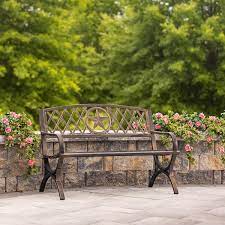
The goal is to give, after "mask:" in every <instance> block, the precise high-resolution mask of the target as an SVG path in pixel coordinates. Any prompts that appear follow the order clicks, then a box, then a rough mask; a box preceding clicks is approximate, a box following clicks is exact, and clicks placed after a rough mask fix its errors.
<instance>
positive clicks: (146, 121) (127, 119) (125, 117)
mask: <svg viewBox="0 0 225 225" xmlns="http://www.w3.org/2000/svg"><path fill="white" fill-rule="evenodd" d="M40 126H41V131H44V132H50V133H55V132H60V133H61V134H63V135H71V134H73V135H77V134H80V135H82V134H92V135H97V134H98V135H119V136H123V135H128V136H129V135H146V134H149V133H150V130H151V129H153V127H152V126H153V125H152V119H151V111H150V110H147V109H143V108H139V107H132V106H122V105H108V104H107V105H106V104H79V105H73V106H59V107H53V108H46V109H42V110H40Z"/></svg>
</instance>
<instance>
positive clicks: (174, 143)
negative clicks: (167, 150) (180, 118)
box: [150, 130, 178, 152]
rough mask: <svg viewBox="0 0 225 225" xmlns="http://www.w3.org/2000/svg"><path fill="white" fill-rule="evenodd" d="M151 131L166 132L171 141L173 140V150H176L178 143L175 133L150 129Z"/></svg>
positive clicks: (155, 132) (156, 132)
mask: <svg viewBox="0 0 225 225" xmlns="http://www.w3.org/2000/svg"><path fill="white" fill-rule="evenodd" d="M150 132H151V133H154V134H159V135H160V134H161V135H163V134H167V135H169V136H170V137H171V138H172V142H173V151H175V152H177V151H178V143H177V138H176V135H175V134H174V133H172V132H165V131H155V130H150Z"/></svg>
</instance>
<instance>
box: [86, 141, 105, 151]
mask: <svg viewBox="0 0 225 225" xmlns="http://www.w3.org/2000/svg"><path fill="white" fill-rule="evenodd" d="M87 151H88V152H103V151H105V142H104V141H88V142H87Z"/></svg>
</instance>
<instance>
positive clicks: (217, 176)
mask: <svg viewBox="0 0 225 225" xmlns="http://www.w3.org/2000/svg"><path fill="white" fill-rule="evenodd" d="M213 184H222V171H221V170H213Z"/></svg>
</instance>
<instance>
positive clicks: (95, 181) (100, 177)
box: [86, 171, 106, 186]
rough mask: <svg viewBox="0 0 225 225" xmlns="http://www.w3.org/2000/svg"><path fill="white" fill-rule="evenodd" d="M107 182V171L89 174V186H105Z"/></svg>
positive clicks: (87, 183) (87, 182)
mask: <svg viewBox="0 0 225 225" xmlns="http://www.w3.org/2000/svg"><path fill="white" fill-rule="evenodd" d="M105 182H106V172H105V171H91V172H88V173H87V180H86V185H87V186H104V185H105Z"/></svg>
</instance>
